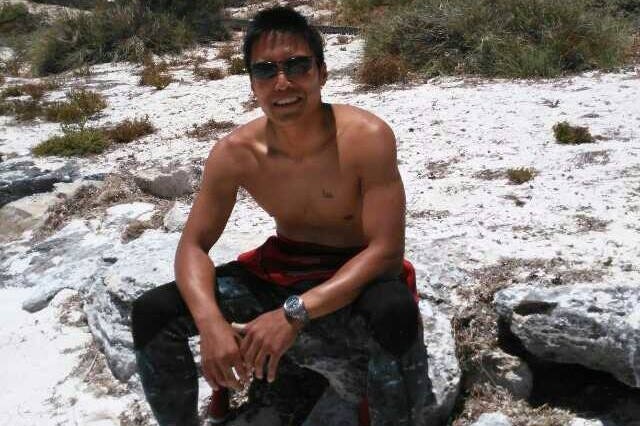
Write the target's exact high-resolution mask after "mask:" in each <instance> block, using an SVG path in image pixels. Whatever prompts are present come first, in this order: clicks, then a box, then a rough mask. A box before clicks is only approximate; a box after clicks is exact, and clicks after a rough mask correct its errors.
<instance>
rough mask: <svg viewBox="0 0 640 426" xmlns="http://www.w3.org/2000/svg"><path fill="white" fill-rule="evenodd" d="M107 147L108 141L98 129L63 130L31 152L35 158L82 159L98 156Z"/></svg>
mask: <svg viewBox="0 0 640 426" xmlns="http://www.w3.org/2000/svg"><path fill="white" fill-rule="evenodd" d="M108 146H109V141H108V140H107V138H105V136H104V134H103V133H102V131H100V130H98V129H85V128H81V129H64V134H63V135H62V136H53V137H51V138H49V139H47V140H46V141H44V142H41V143H39V144H38V145H36V146H35V147H34V148H33V149H32V150H31V151H32V152H33V154H34V155H35V156H37V157H43V156H50V155H57V156H60V157H76V156H78V157H84V156H87V155H91V154H100V153H101V152H103V151H104V150H105V149H106V148H107V147H108Z"/></svg>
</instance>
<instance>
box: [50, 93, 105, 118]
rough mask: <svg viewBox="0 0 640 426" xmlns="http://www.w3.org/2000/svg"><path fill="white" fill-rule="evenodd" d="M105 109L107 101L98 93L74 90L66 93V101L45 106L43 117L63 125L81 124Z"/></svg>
mask: <svg viewBox="0 0 640 426" xmlns="http://www.w3.org/2000/svg"><path fill="white" fill-rule="evenodd" d="M106 107H107V101H106V100H105V98H104V97H103V96H102V95H101V94H100V93H98V92H94V91H91V90H85V89H75V90H71V91H69V92H67V101H63V102H54V103H52V104H49V105H47V106H46V107H45V108H44V117H45V118H46V119H47V120H48V121H55V122H60V123H64V124H72V123H81V122H83V121H86V120H87V119H88V118H89V117H91V116H92V115H94V114H96V113H98V112H99V111H102V110H103V109H105V108H106Z"/></svg>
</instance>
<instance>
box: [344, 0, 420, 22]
mask: <svg viewBox="0 0 640 426" xmlns="http://www.w3.org/2000/svg"><path fill="white" fill-rule="evenodd" d="M408 3H411V0H342V1H340V3H339V7H338V10H337V15H338V18H339V20H340V21H341V22H342V23H344V24H348V25H363V24H367V23H369V22H370V21H371V20H372V19H374V20H375V19H376V18H379V17H380V16H382V15H383V14H384V12H385V11H387V10H388V9H390V8H393V7H397V6H402V5H404V4H408Z"/></svg>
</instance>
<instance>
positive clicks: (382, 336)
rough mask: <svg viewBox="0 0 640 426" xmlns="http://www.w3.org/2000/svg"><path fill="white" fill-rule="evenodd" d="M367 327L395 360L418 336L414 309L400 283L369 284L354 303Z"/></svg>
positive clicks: (402, 284)
mask: <svg viewBox="0 0 640 426" xmlns="http://www.w3.org/2000/svg"><path fill="white" fill-rule="evenodd" d="M356 311H358V312H361V313H362V314H363V315H364V316H365V318H366V319H367V321H368V323H369V327H370V328H371V331H372V333H373V337H374V338H375V339H376V341H377V342H378V343H379V344H380V346H382V347H383V348H384V349H385V350H387V351H389V352H390V353H392V354H393V355H395V356H400V355H402V354H404V353H405V352H406V351H407V350H408V349H409V348H410V347H411V345H412V344H413V343H414V342H415V341H416V338H417V337H418V334H419V330H420V327H419V319H420V314H419V310H418V306H417V304H416V302H415V300H414V299H413V297H412V295H411V293H410V292H409V290H408V288H407V287H406V286H405V285H404V283H402V282H400V281H399V280H398V281H378V282H374V283H372V284H371V285H370V286H369V287H367V289H366V290H365V292H363V294H362V296H361V297H360V299H358V301H357V302H356Z"/></svg>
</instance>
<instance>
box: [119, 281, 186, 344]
mask: <svg viewBox="0 0 640 426" xmlns="http://www.w3.org/2000/svg"><path fill="white" fill-rule="evenodd" d="M185 313H188V310H187V309H186V306H185V304H184V301H183V300H182V297H181V296H180V292H179V291H178V287H177V286H176V284H175V282H172V283H169V284H165V285H162V286H160V287H156V288H154V289H151V290H149V291H147V292H145V293H144V294H142V295H141V296H140V297H138V298H137V299H136V300H135V301H134V302H133V306H132V309H131V332H132V334H133V346H134V348H135V349H140V348H142V347H144V346H145V345H146V344H147V343H148V342H149V341H150V340H151V339H153V337H154V336H155V335H156V334H157V333H158V332H159V331H160V330H161V329H162V328H163V327H164V326H165V325H166V324H167V323H168V322H169V321H171V320H172V319H174V318H176V317H177V316H180V315H184V314H185Z"/></svg>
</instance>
